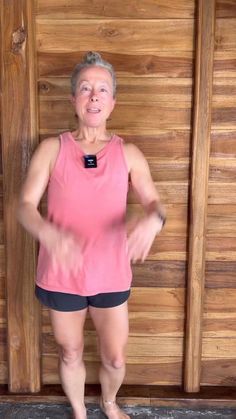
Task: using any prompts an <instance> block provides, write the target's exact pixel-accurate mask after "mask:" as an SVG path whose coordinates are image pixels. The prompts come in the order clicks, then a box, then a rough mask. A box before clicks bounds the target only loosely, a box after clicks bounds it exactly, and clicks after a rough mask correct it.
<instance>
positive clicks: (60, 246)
mask: <svg viewBox="0 0 236 419" xmlns="http://www.w3.org/2000/svg"><path fill="white" fill-rule="evenodd" d="M59 148H60V144H59V141H58V139H56V138H49V139H47V140H44V141H43V142H42V143H40V145H39V146H38V148H37V149H36V151H35V153H34V155H33V157H32V159H31V162H30V166H29V170H28V173H27V176H26V179H25V182H24V184H23V186H22V190H21V193H20V197H19V203H18V206H17V219H18V221H19V222H20V224H22V226H23V227H24V228H25V229H26V230H27V231H28V232H29V233H30V234H31V235H32V236H33V237H34V238H35V239H37V240H39V241H40V243H41V244H42V245H43V246H44V247H45V248H46V250H47V251H48V253H49V255H50V256H51V260H52V264H53V266H54V269H55V271H56V270H57V269H58V267H61V268H62V269H65V270H66V271H68V270H69V271H72V272H74V273H75V274H76V272H77V271H78V270H79V269H80V268H81V264H82V247H83V242H82V240H79V239H78V238H77V237H75V236H74V235H73V234H72V233H71V232H69V231H65V230H64V229H62V228H59V227H58V226H56V225H54V224H53V223H51V222H49V221H48V220H46V219H44V218H43V217H42V216H41V214H40V212H39V210H38V205H39V202H40V199H41V198H42V196H43V194H44V192H45V190H46V187H47V184H48V181H49V178H50V173H51V171H52V168H53V167H54V164H55V162H56V158H57V155H58V152H59Z"/></svg>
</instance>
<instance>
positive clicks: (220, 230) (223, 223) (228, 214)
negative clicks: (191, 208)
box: [207, 205, 236, 251]
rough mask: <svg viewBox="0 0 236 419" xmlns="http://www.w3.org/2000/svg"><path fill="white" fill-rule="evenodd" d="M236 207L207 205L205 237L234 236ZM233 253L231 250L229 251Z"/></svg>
mask: <svg viewBox="0 0 236 419" xmlns="http://www.w3.org/2000/svg"><path fill="white" fill-rule="evenodd" d="M235 210H236V205H209V206H208V221H207V235H208V237H232V238H234V237H235V236H236V212H235ZM208 250H209V249H208ZM231 250H232V251H233V249H231Z"/></svg>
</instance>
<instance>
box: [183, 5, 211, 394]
mask: <svg viewBox="0 0 236 419" xmlns="http://www.w3.org/2000/svg"><path fill="white" fill-rule="evenodd" d="M215 6H216V5H215V0H207V1H206V0H199V1H198V23H197V44H196V66H195V93H194V116H193V118H194V119H193V152H192V174H191V191H190V229H189V261H188V286H187V313H186V316H187V317H186V346H185V371H184V388H185V391H188V392H197V391H199V389H200V374H201V352H202V312H203V297H204V279H205V232H206V217H207V195H208V173H209V154H210V130H211V106H212V83H213V58H214V34H215Z"/></svg>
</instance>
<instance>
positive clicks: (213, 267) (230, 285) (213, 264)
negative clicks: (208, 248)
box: [206, 252, 236, 311]
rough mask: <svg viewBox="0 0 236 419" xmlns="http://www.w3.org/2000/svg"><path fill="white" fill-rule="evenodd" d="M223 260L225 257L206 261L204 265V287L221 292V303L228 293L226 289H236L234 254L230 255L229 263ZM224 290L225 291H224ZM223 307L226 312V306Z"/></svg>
mask: <svg viewBox="0 0 236 419" xmlns="http://www.w3.org/2000/svg"><path fill="white" fill-rule="evenodd" d="M219 258H220V256H219ZM225 259H226V257H224V256H221V260H214V261H207V263H206V287H207V288H216V289H219V290H220V291H221V292H222V298H223V301H224V298H225V297H226V295H227V294H228V292H230V291H228V289H229V290H231V289H235V288H236V277H235V272H236V262H235V252H234V255H231V260H230V261H228V260H227V259H226V260H225ZM232 259H233V260H232ZM225 288H226V290H225V291H224V289H225ZM232 297H233V296H232ZM225 307H226V308H227V310H228V307H227V305H226V306H225ZM226 308H225V309H226ZM229 311H232V310H229Z"/></svg>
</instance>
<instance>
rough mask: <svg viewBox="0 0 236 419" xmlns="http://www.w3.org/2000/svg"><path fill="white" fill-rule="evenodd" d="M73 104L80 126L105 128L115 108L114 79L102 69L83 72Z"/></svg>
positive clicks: (97, 68) (93, 68)
mask: <svg viewBox="0 0 236 419" xmlns="http://www.w3.org/2000/svg"><path fill="white" fill-rule="evenodd" d="M72 103H73V104H74V107H75V110H76V114H77V116H78V118H79V121H80V124H81V123H82V124H83V125H84V126H87V127H92V128H99V127H103V126H104V128H105V126H106V120H107V118H108V117H109V115H110V114H111V112H112V111H113V108H114V106H115V99H114V98H113V84H112V77H111V74H110V73H109V71H108V70H106V69H105V68H102V67H90V68H85V69H84V70H82V71H81V73H80V75H79V78H78V81H77V86H76V94H75V96H73V97H72Z"/></svg>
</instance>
